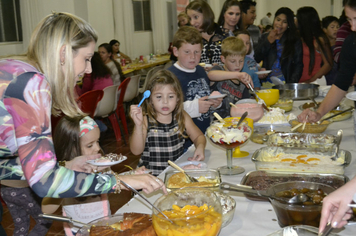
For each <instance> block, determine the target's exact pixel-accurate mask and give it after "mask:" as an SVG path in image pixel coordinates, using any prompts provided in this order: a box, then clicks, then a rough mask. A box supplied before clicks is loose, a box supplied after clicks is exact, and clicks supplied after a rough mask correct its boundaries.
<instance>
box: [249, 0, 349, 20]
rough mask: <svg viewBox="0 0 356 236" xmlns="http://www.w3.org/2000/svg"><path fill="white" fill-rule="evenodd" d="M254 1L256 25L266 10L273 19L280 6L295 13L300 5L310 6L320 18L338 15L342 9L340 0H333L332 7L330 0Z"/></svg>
mask: <svg viewBox="0 0 356 236" xmlns="http://www.w3.org/2000/svg"><path fill="white" fill-rule="evenodd" d="M256 2H257V5H256V13H257V18H256V21H255V24H256V25H257V24H259V23H260V21H261V19H262V18H263V17H264V16H265V15H266V14H267V12H271V13H272V17H271V18H272V19H274V13H275V12H276V11H277V10H278V9H279V8H280V7H289V8H290V9H291V10H292V11H294V14H296V13H297V10H298V9H299V8H300V7H303V6H311V7H314V8H315V9H316V10H317V12H318V14H319V17H320V19H322V18H323V17H325V16H329V15H334V16H336V17H339V16H340V15H341V11H342V0H334V6H333V7H332V6H331V0H297V1H296V0H283V1H281V0H256Z"/></svg>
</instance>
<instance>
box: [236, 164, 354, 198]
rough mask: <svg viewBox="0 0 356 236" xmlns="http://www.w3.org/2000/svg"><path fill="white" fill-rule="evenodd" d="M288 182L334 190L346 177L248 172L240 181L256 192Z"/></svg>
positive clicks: (248, 195)
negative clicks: (325, 186) (319, 185)
mask: <svg viewBox="0 0 356 236" xmlns="http://www.w3.org/2000/svg"><path fill="white" fill-rule="evenodd" d="M289 181H307V182H315V183H321V184H327V185H330V186H331V187H334V188H336V189H337V188H340V187H341V186H343V185H344V184H345V183H346V182H347V181H349V179H348V177H347V176H344V175H336V174H316V173H287V172H278V171H263V170H254V171H250V172H248V173H247V174H245V176H244V177H243V178H242V180H241V184H242V185H247V186H251V187H252V188H253V189H256V190H267V189H268V188H269V187H270V186H272V185H274V184H278V183H285V182H289ZM245 196H246V197H247V198H248V199H250V200H254V201H268V198H265V197H259V196H253V195H250V194H245Z"/></svg>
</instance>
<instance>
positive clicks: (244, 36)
mask: <svg viewBox="0 0 356 236" xmlns="http://www.w3.org/2000/svg"><path fill="white" fill-rule="evenodd" d="M235 34H236V37H237V38H239V39H241V40H242V42H244V44H245V47H246V51H247V54H246V55H249V54H250V53H251V50H252V49H251V41H250V38H251V37H250V32H249V31H248V30H238V31H235ZM259 70H266V69H264V68H259V66H258V64H257V62H256V61H255V59H253V58H251V57H248V56H246V57H245V62H244V67H243V68H242V71H241V72H246V73H247V74H249V75H250V76H251V78H252V81H253V85H254V86H255V88H254V89H257V90H259V89H261V81H260V79H265V78H266V77H267V74H266V75H257V74H256V72H258V71H259ZM260 76H262V77H260Z"/></svg>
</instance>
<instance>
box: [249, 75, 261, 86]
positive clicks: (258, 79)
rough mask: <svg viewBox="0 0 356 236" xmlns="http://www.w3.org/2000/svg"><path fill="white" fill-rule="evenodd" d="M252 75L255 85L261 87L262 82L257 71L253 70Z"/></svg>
mask: <svg viewBox="0 0 356 236" xmlns="http://www.w3.org/2000/svg"><path fill="white" fill-rule="evenodd" d="M250 76H251V77H252V82H253V86H254V87H257V88H261V82H260V78H258V75H257V74H256V73H255V72H252V75H251V74H250Z"/></svg>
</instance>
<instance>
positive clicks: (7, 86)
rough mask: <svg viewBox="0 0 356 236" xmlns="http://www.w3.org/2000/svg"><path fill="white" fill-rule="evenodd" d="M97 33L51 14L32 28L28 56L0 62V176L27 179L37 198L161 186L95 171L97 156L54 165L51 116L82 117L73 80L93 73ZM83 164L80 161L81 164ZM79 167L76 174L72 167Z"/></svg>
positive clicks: (154, 181)
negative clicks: (122, 182)
mask: <svg viewBox="0 0 356 236" xmlns="http://www.w3.org/2000/svg"><path fill="white" fill-rule="evenodd" d="M96 41H97V34H96V32H95V31H94V29H93V28H92V27H91V26H90V25H89V24H88V23H87V22H85V21H84V20H82V19H80V18H78V17H76V16H74V15H71V14H69V13H53V14H51V15H49V16H47V17H45V18H44V19H43V20H42V21H41V22H40V23H39V25H38V26H37V27H36V29H35V30H34V32H33V34H32V36H31V40H30V45H29V48H28V51H27V54H26V56H23V57H18V58H17V59H18V60H14V59H4V60H0V80H1V85H2V86H1V90H0V95H1V96H0V105H1V106H0V144H1V145H0V160H1V165H0V179H21V178H22V179H26V180H27V182H28V183H29V185H30V187H31V188H32V189H33V190H34V192H35V193H36V194H37V195H38V196H40V197H54V198H67V197H79V196H87V195H95V194H104V193H109V192H116V193H119V192H120V191H121V188H124V186H122V185H121V184H120V179H121V180H123V181H125V182H128V183H129V184H130V185H131V186H133V187H134V188H137V189H143V190H144V191H145V192H152V191H154V190H157V189H160V188H163V190H164V191H165V188H164V187H163V183H162V181H160V180H158V179H157V178H155V177H154V176H151V175H137V176H122V177H120V178H119V177H118V175H117V174H116V173H115V174H110V175H109V174H93V173H91V172H93V171H95V170H97V169H95V167H94V166H91V165H89V164H86V161H87V160H89V159H95V158H98V157H99V156H100V155H89V156H80V157H76V158H74V159H73V160H71V161H67V162H65V163H61V164H60V165H62V166H60V165H58V164H57V161H56V155H55V151H54V148H53V142H52V132H51V123H50V117H51V114H54V115H56V114H58V113H59V112H63V113H64V114H65V115H67V116H69V117H76V116H80V115H85V114H83V112H82V111H81V110H80V109H79V108H78V106H77V104H76V102H75V99H74V87H75V85H76V82H77V81H78V80H79V79H81V78H82V77H83V75H84V74H85V73H91V70H92V69H91V63H90V60H91V58H92V56H93V54H94V49H95V43H96ZM83 163H84V164H83ZM78 168H79V169H80V170H82V171H83V172H86V173H81V172H75V171H72V170H71V169H78Z"/></svg>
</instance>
